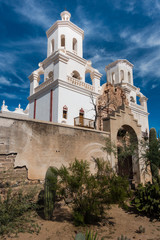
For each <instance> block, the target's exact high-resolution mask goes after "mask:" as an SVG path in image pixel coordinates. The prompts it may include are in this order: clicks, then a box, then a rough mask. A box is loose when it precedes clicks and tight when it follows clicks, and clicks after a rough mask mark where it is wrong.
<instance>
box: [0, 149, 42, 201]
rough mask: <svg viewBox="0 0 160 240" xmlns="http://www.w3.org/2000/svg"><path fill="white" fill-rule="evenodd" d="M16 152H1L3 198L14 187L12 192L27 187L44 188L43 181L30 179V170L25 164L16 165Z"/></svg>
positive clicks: (0, 193) (0, 178)
mask: <svg viewBox="0 0 160 240" xmlns="http://www.w3.org/2000/svg"><path fill="white" fill-rule="evenodd" d="M16 155H17V154H15V153H10V154H0V197H1V198H2V199H3V198H4V197H5V196H6V194H7V192H8V190H9V189H12V192H18V190H19V189H23V190H25V191H26V190H27V188H28V187H29V188H31V186H32V188H34V189H37V190H38V191H36V193H37V192H39V190H41V189H42V188H43V184H42V183H43V182H42V181H39V180H29V179H28V170H27V168H26V167H25V166H23V167H14V163H15V158H16Z"/></svg>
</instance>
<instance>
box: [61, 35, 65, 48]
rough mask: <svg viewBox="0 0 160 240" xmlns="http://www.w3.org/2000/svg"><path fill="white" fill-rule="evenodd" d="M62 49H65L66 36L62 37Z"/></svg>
mask: <svg viewBox="0 0 160 240" xmlns="http://www.w3.org/2000/svg"><path fill="white" fill-rule="evenodd" d="M61 47H65V35H61Z"/></svg>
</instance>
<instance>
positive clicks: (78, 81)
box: [67, 76, 94, 91]
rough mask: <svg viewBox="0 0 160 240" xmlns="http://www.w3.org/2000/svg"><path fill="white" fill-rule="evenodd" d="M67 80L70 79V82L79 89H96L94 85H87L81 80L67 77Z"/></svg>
mask: <svg viewBox="0 0 160 240" xmlns="http://www.w3.org/2000/svg"><path fill="white" fill-rule="evenodd" d="M67 79H68V82H69V83H71V84H73V85H77V86H79V87H82V88H85V89H88V90H90V91H94V87H93V86H92V85H90V84H88V83H85V82H82V81H81V80H79V79H77V78H74V77H70V76H67Z"/></svg>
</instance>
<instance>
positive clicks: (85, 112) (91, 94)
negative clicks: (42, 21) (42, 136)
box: [28, 11, 149, 132]
mask: <svg viewBox="0 0 160 240" xmlns="http://www.w3.org/2000/svg"><path fill="white" fill-rule="evenodd" d="M70 17H71V14H70V13H69V12H68V11H64V12H62V13H61V20H58V21H56V22H55V23H54V24H53V25H52V26H51V27H50V28H49V30H48V31H47V32H46V34H47V38H48V45H47V58H46V59H44V60H43V62H41V63H39V68H38V69H37V70H35V71H34V72H33V73H32V74H31V75H30V76H29V79H30V96H29V97H28V100H29V118H33V119H38V120H44V121H51V122H55V123H64V124H68V125H73V126H81V127H89V128H94V120H95V108H94V105H95V104H96V99H97V98H98V96H100V95H101V94H103V86H101V85H100V79H101V76H102V74H101V73H100V72H99V71H98V70H97V69H95V68H93V67H92V63H91V61H87V60H86V59H84V58H83V39H84V31H83V30H82V29H80V28H79V27H78V26H76V25H75V24H73V23H72V22H71V21H70ZM105 70H106V75H107V82H109V83H111V84H112V85H114V86H115V87H116V86H120V87H122V89H123V90H124V92H125V94H126V97H127V99H128V103H129V106H130V108H131V111H132V113H133V115H134V118H135V119H137V120H138V123H139V124H140V125H141V129H142V132H146V131H147V132H148V130H149V127H148V112H147V98H146V97H145V96H144V95H143V94H142V93H141V92H140V89H139V88H137V87H135V86H134V83H133V65H132V64H131V63H130V62H129V61H127V60H125V59H124V60H123V59H122V60H117V61H115V62H113V63H111V64H109V65H108V66H106V68H105ZM87 73H89V74H90V77H91V80H92V84H89V83H87V82H86V79H85V78H86V74H87ZM41 79H43V80H42V81H43V82H42V83H40V82H41ZM137 97H138V98H139V103H138V102H137Z"/></svg>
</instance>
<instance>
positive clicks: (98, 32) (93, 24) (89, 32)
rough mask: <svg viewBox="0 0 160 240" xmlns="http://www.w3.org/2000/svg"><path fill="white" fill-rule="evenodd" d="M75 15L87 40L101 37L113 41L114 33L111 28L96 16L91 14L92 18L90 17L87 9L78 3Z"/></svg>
mask: <svg viewBox="0 0 160 240" xmlns="http://www.w3.org/2000/svg"><path fill="white" fill-rule="evenodd" d="M75 15H76V16H77V19H78V20H77V25H78V26H80V27H81V28H82V29H83V30H84V34H85V41H86V40H89V39H91V38H94V39H96V38H99V39H101V40H102V39H103V40H105V41H111V39H112V33H111V32H110V30H109V28H108V27H107V26H106V25H105V24H104V23H103V21H102V20H100V19H99V18H98V19H97V17H96V16H94V18H93V15H91V19H89V17H90V15H89V14H87V12H86V10H85V9H84V8H83V7H82V6H81V5H78V6H77V8H76V11H75Z"/></svg>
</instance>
